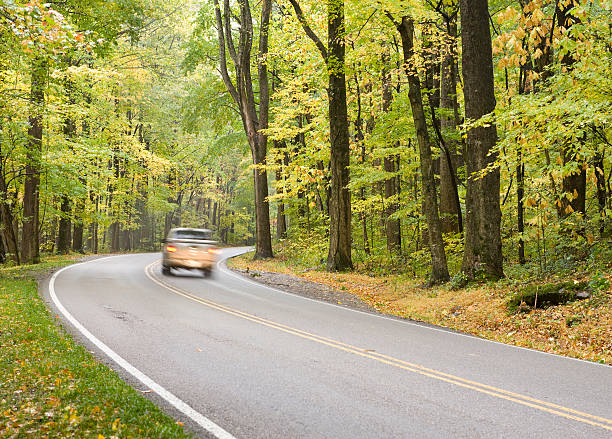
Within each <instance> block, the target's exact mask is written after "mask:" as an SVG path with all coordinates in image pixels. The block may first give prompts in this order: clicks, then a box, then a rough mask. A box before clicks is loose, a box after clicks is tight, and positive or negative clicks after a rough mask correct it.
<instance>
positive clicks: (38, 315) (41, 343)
mask: <svg viewBox="0 0 612 439" xmlns="http://www.w3.org/2000/svg"><path fill="white" fill-rule="evenodd" d="M74 259H76V257H74V258H72V257H52V258H47V259H46V260H45V261H43V263H41V264H39V265H36V266H22V267H6V268H0V437H7V438H9V437H10V438H26V437H37V438H47V437H49V438H50V437H61V438H67V437H87V438H97V439H102V438H119V437H121V438H142V437H148V438H162V437H163V438H188V437H192V436H190V435H189V434H188V433H186V432H185V431H184V430H183V427H182V426H181V423H179V422H177V421H175V420H174V419H172V418H171V417H169V416H167V415H166V414H164V413H163V412H162V411H161V410H160V409H159V408H157V406H155V405H154V404H153V403H152V402H151V401H149V400H148V399H146V398H145V397H144V396H142V395H141V394H140V393H139V392H138V391H137V390H135V389H133V388H132V387H130V386H129V385H127V384H126V383H125V382H123V381H122V380H121V378H120V377H119V375H118V374H117V373H116V372H113V371H112V370H110V369H109V368H108V367H106V366H104V365H103V364H101V363H99V362H98V361H97V360H96V359H95V358H94V357H93V356H92V355H91V354H90V353H89V352H88V351H87V350H86V349H85V348H83V347H81V346H79V345H77V344H75V342H74V341H73V339H72V337H70V335H68V334H67V333H66V332H65V331H64V330H63V329H62V328H61V327H60V326H59V325H58V324H57V322H56V321H54V320H55V319H57V317H55V316H52V315H50V313H49V311H48V310H47V308H46V307H45V304H44V303H43V301H42V300H41V298H40V296H39V294H38V285H37V282H36V278H41V277H43V276H44V275H45V274H46V273H48V272H49V271H50V270H51V269H54V268H59V267H61V266H64V265H67V264H70V263H72V262H74Z"/></svg>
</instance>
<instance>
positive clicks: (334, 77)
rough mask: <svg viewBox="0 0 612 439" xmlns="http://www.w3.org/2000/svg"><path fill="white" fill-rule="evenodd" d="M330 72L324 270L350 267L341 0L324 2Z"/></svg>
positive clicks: (347, 132) (349, 216)
mask: <svg viewBox="0 0 612 439" xmlns="http://www.w3.org/2000/svg"><path fill="white" fill-rule="evenodd" d="M327 32H328V46H327V47H328V50H329V57H328V59H327V69H328V73H329V88H328V94H329V136H330V141H331V161H330V170H331V200H330V203H329V217H330V218H329V220H330V231H329V253H328V256H327V269H328V270H329V271H345V270H351V269H352V268H353V261H352V258H351V192H350V190H349V189H348V184H349V178H350V176H349V165H350V150H349V130H348V115H347V107H346V78H345V73H344V54H345V46H344V34H345V27H344V1H343V0H328V2H327Z"/></svg>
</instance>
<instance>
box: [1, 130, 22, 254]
mask: <svg viewBox="0 0 612 439" xmlns="http://www.w3.org/2000/svg"><path fill="white" fill-rule="evenodd" d="M0 128H1V127H0ZM0 159H1V160H0V234H1V235H2V242H3V244H4V252H5V259H9V260H11V261H13V262H14V263H15V264H17V265H19V263H20V260H19V242H18V240H17V239H18V238H17V237H18V236H19V235H18V233H17V230H16V228H15V219H14V216H13V211H12V210H11V205H10V204H9V192H8V186H7V184H6V173H5V170H4V157H0ZM15 204H16V203H15Z"/></svg>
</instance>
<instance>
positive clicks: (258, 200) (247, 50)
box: [214, 0, 274, 258]
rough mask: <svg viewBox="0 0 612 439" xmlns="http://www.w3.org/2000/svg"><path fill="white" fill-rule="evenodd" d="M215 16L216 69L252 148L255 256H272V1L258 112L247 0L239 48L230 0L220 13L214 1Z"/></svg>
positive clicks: (264, 31) (260, 62) (264, 11)
mask: <svg viewBox="0 0 612 439" xmlns="http://www.w3.org/2000/svg"><path fill="white" fill-rule="evenodd" d="M214 5H215V19H216V26H217V35H218V41H219V69H220V72H221V77H222V78H223V82H224V83H225V85H226V87H227V90H228V91H229V93H230V95H231V96H232V98H233V100H234V101H235V102H236V104H237V105H238V109H239V111H240V115H241V118H242V123H243V126H244V130H245V133H246V136H247V140H248V142H249V146H250V147H251V154H252V157H253V166H254V169H253V176H254V184H255V212H256V214H255V222H256V238H255V239H256V249H255V257H256V258H271V257H273V256H274V255H273V252H272V236H271V234H270V206H269V203H268V174H267V171H266V167H265V165H266V154H267V146H268V145H267V144H268V136H267V134H265V129H266V128H268V119H269V105H270V94H269V84H268V65H267V62H268V61H267V56H268V39H269V35H268V32H269V26H270V15H271V13H272V1H271V0H263V2H262V6H261V19H260V29H259V49H258V53H257V61H256V62H257V73H258V82H257V84H258V86H259V114H258V112H257V105H256V100H255V92H254V87H253V79H252V74H251V49H252V44H253V19H252V15H251V6H250V4H249V0H241V1H240V2H239V5H240V33H239V40H238V50H236V47H235V45H234V40H233V36H232V24H231V20H230V17H231V10H230V3H229V0H225V1H224V4H223V13H222V12H221V7H220V6H219V0H214ZM226 46H227V52H229V55H230V59H231V60H232V61H233V64H234V68H235V70H236V77H235V84H234V82H232V79H231V77H230V74H229V71H228V68H227V56H226Z"/></svg>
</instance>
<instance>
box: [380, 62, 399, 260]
mask: <svg viewBox="0 0 612 439" xmlns="http://www.w3.org/2000/svg"><path fill="white" fill-rule="evenodd" d="M388 63H389V57H388V55H387V54H386V53H383V57H382V64H383V71H382V109H383V111H384V112H388V111H389V110H390V109H391V102H392V100H393V94H392V90H393V86H392V84H391V74H390V73H389V68H388ZM396 162H397V160H396V156H395V155H388V156H386V157H385V158H384V159H383V167H384V170H385V172H386V173H388V174H395V173H396V172H397V171H399V169H396V167H395V165H396ZM395 180H396V179H395V176H389V177H387V179H386V180H385V183H384V193H385V200H386V203H385V212H384V215H385V218H384V220H385V235H386V238H387V250H388V251H389V252H391V253H399V251H400V250H401V249H402V232H401V228H400V220H399V218H393V219H392V218H391V216H393V215H394V214H395V213H396V212H397V210H398V209H399V205H398V201H397V199H396V195H397V185H396V181H395ZM390 199H392V200H391V201H389V200H390Z"/></svg>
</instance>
